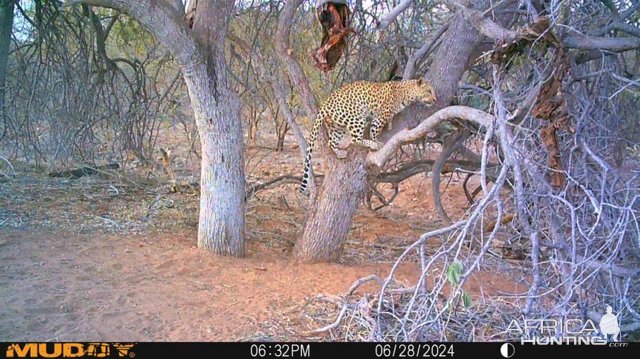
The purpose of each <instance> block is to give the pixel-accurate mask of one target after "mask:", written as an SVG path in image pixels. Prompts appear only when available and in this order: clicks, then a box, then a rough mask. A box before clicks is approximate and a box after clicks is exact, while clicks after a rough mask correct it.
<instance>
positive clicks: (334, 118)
mask: <svg viewBox="0 0 640 359" xmlns="http://www.w3.org/2000/svg"><path fill="white" fill-rule="evenodd" d="M417 101H420V102H423V103H425V104H426V105H432V104H433V103H435V102H436V101H437V98H436V93H435V90H434V88H433V86H432V85H431V84H430V83H429V82H428V81H426V80H423V79H416V80H403V81H385V82H373V81H356V82H352V83H349V84H346V85H344V86H342V87H340V88H338V89H337V90H335V91H333V92H332V93H331V94H330V95H329V96H328V97H327V99H326V100H325V101H324V102H323V103H322V105H321V106H320V109H319V110H318V113H317V115H316V118H315V121H314V123H313V128H312V129H311V134H310V137H309V142H308V145H307V152H306V156H305V158H304V163H303V166H304V171H303V175H302V183H301V185H300V192H302V193H306V192H307V187H308V185H309V177H310V176H311V165H312V164H311V156H312V153H313V147H314V144H315V141H316V138H317V137H318V132H319V131H320V127H321V126H322V125H323V124H324V125H325V127H326V129H327V132H328V134H329V147H330V148H331V149H332V150H333V152H334V154H335V155H336V157H337V158H338V159H344V158H345V157H346V156H347V151H346V150H343V149H341V148H339V145H340V143H341V141H342V139H343V138H344V135H345V134H347V133H348V134H349V135H350V136H351V143H352V144H354V143H355V144H357V145H360V146H363V147H366V148H369V149H371V150H374V151H377V150H379V149H380V148H381V147H382V142H380V141H378V137H379V136H380V134H381V133H382V131H383V130H384V128H385V127H387V128H388V129H389V130H391V129H392V128H393V124H392V119H393V117H394V116H395V115H396V114H397V113H399V112H401V111H402V110H404V109H405V108H406V107H407V106H409V105H410V104H412V103H414V102H417ZM367 127H369V139H365V138H364V133H365V130H366V128H367Z"/></svg>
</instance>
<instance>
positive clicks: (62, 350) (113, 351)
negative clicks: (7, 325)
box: [6, 343, 135, 358]
mask: <svg viewBox="0 0 640 359" xmlns="http://www.w3.org/2000/svg"><path fill="white" fill-rule="evenodd" d="M133 346H134V344H122V343H113V344H109V343H87V344H83V343H23V344H10V345H9V346H8V347H7V351H6V357H7V358H134V357H135V353H134V352H132V351H131V348H133Z"/></svg>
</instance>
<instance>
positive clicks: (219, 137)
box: [81, 0, 245, 257]
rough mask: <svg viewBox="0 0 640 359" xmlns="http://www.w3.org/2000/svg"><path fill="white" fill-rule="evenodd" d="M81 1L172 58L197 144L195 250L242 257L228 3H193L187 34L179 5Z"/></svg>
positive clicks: (241, 184)
mask: <svg viewBox="0 0 640 359" xmlns="http://www.w3.org/2000/svg"><path fill="white" fill-rule="evenodd" d="M81 1H82V2H83V3H86V4H89V5H95V6H106V7H111V8H115V9H119V10H121V11H124V12H126V13H127V14H128V15H130V16H131V17H133V18H135V19H136V20H137V21H138V22H140V23H141V24H142V25H143V26H144V27H145V28H146V29H147V30H149V32H150V33H151V34H152V35H153V36H154V37H155V38H156V39H157V40H158V42H160V43H161V44H163V45H164V46H165V47H166V48H167V49H168V50H169V52H171V55H173V57H174V58H175V59H176V61H177V63H178V65H179V66H180V70H182V75H183V76H184V79H185V83H186V84H187V89H188V91H189V98H190V100H191V106H192V107H193V113H194V115H195V120H196V126H197V128H198V133H199V135H200V144H201V146H202V164H201V173H200V221H199V224H198V247H200V248H206V249H209V250H211V251H213V252H215V253H218V254H223V255H231V256H237V257H240V256H243V255H244V194H245V177H244V154H243V150H244V143H243V136H242V123H241V122H240V112H239V103H238V97H237V94H236V93H234V92H233V90H232V89H231V86H230V83H229V79H228V75H227V69H226V66H225V58H224V41H225V37H226V34H227V30H228V26H229V20H230V18H231V16H233V7H234V1H232V0H224V1H223V0H220V1H200V2H198V5H197V9H196V11H195V16H194V18H193V27H192V30H189V27H188V26H187V23H186V21H185V19H184V17H185V14H184V13H183V12H182V11H181V10H180V9H179V8H180V7H178V6H175V7H174V4H176V2H173V3H170V2H166V1H155V0H153V1H152V0H145V1H141V0H81ZM192 3H194V2H193V1H192Z"/></svg>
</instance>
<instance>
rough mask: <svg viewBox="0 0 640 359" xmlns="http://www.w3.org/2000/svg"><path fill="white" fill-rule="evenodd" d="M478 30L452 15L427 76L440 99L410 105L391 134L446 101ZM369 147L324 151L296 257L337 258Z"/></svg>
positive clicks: (362, 187)
mask: <svg viewBox="0 0 640 359" xmlns="http://www.w3.org/2000/svg"><path fill="white" fill-rule="evenodd" d="M481 37H482V36H481V35H480V34H479V33H478V31H477V30H476V29H475V28H474V27H473V26H472V25H471V24H469V22H468V21H467V20H465V19H464V17H463V16H461V15H460V14H455V15H454V16H453V19H452V22H451V24H450V25H449V28H448V29H447V31H446V33H445V34H444V35H443V42H442V43H443V45H442V46H440V47H439V48H438V50H437V51H436V53H435V55H434V61H433V64H432V66H431V68H430V69H429V71H428V72H427V74H426V75H425V78H426V79H427V80H428V81H429V82H431V84H432V85H433V87H434V88H435V90H436V94H437V98H438V102H437V103H436V104H434V105H433V106H431V107H429V108H424V107H422V106H412V107H410V108H409V109H407V110H405V111H404V112H403V113H402V114H401V115H399V116H396V117H397V118H396V119H394V124H396V123H398V126H395V125H394V129H395V131H394V132H389V133H386V134H385V136H383V138H384V139H387V138H389V137H390V136H391V135H392V134H393V133H395V132H397V131H399V130H401V129H403V128H406V127H413V126H415V125H416V124H417V122H418V121H416V120H415V119H419V120H424V119H426V118H427V117H429V116H430V115H431V114H433V113H435V112H436V111H437V110H439V109H441V108H443V107H445V106H447V105H449V103H451V101H452V100H453V97H454V95H455V93H456V91H457V89H458V82H459V81H460V78H461V77H462V75H463V73H464V72H465V70H466V68H467V66H468V64H469V63H470V59H471V57H472V55H473V54H474V51H475V49H476V47H477V46H478V45H479V43H480V40H481ZM366 155H367V151H366V150H364V149H362V148H356V147H355V146H351V147H350V149H349V152H348V155H347V158H346V159H344V160H338V159H337V158H335V156H331V155H329V156H327V165H328V167H327V171H326V175H325V179H324V184H323V186H322V188H321V189H319V190H318V197H317V201H316V204H315V206H314V207H312V208H310V209H309V213H308V216H307V221H306V223H305V229H304V233H303V235H302V238H301V239H300V240H298V242H297V243H296V245H295V247H294V257H295V258H296V259H297V260H300V261H308V262H321V261H335V260H336V259H337V258H338V257H339V256H340V254H341V251H342V248H343V246H344V243H345V241H346V239H347V234H348V232H349V229H350V228H351V224H352V221H353V216H354V215H355V212H356V210H357V208H358V204H359V203H360V202H361V201H362V200H363V198H364V195H365V194H366V189H367V188H368V183H367V168H366V166H365V157H366Z"/></svg>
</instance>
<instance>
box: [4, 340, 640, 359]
mask: <svg viewBox="0 0 640 359" xmlns="http://www.w3.org/2000/svg"><path fill="white" fill-rule="evenodd" d="M638 348H640V346H639V345H638V343H620V342H612V343H604V342H603V343H595V344H594V343H560V344H558V343H537V344H531V343H524V344H523V343H520V342H506V343H499V342H493V343H436V342H433V343H328V342H320V343H317V342H314V343H303V342H300V343H296V342H255V343H253V342H241V343H185V342H178V343H168V342H162V343H151V342H137V343H116V342H101V343H93V342H85V343H80V342H48V343H42V342H15V343H0V358H106V359H109V358H131V359H132V358H136V359H145V358H160V357H162V358H215V357H217V356H225V357H228V358H250V359H253V358H337V357H344V356H347V357H354V356H355V357H358V358H540V356H541V355H549V354H560V355H572V356H573V355H596V356H601V355H615V356H616V357H622V358H624V357H630V356H631V355H633V354H635V355H636V357H637V354H638V353H637V352H638Z"/></svg>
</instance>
